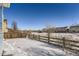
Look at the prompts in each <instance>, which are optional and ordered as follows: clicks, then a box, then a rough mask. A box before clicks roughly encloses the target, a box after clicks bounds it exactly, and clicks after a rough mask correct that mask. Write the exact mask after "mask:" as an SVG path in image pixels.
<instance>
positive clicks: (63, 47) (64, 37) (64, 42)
mask: <svg viewBox="0 0 79 59" xmlns="http://www.w3.org/2000/svg"><path fill="white" fill-rule="evenodd" d="M63 50H65V37H63Z"/></svg>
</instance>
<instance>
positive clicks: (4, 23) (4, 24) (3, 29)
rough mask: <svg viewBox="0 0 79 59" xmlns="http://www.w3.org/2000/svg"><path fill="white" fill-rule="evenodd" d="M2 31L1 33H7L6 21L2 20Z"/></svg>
mask: <svg viewBox="0 0 79 59" xmlns="http://www.w3.org/2000/svg"><path fill="white" fill-rule="evenodd" d="M2 31H3V32H7V31H8V28H7V20H6V19H4V20H3V22H2Z"/></svg>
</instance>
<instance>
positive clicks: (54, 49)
mask: <svg viewBox="0 0 79 59" xmlns="http://www.w3.org/2000/svg"><path fill="white" fill-rule="evenodd" d="M3 43H4V45H3V50H4V53H3V55H4V56H73V55H76V54H75V53H71V52H69V51H66V50H65V51H63V49H62V48H60V47H58V46H55V45H52V44H48V43H44V42H40V41H36V40H31V39H28V38H16V39H7V40H5V41H4V42H3Z"/></svg>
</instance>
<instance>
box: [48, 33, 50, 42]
mask: <svg viewBox="0 0 79 59" xmlns="http://www.w3.org/2000/svg"><path fill="white" fill-rule="evenodd" d="M48 43H50V32H48Z"/></svg>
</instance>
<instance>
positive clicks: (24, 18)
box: [4, 3, 79, 30]
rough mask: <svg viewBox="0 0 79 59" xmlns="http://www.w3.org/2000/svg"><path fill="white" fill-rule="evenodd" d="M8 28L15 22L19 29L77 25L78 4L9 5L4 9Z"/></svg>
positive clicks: (78, 20)
mask: <svg viewBox="0 0 79 59" xmlns="http://www.w3.org/2000/svg"><path fill="white" fill-rule="evenodd" d="M4 17H5V18H6V19H7V21H8V27H9V28H11V27H12V22H13V21H16V23H17V27H18V28H19V29H24V30H25V29H42V28H44V27H46V26H47V25H51V26H57V27H63V26H70V25H72V24H76V23H77V24H78V23H79V4H73V3H72V4H62V3H59V4H58V3H42V4H41V3H37V4H34V3H24V4H23V3H13V4H12V3H11V5H10V8H4Z"/></svg>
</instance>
